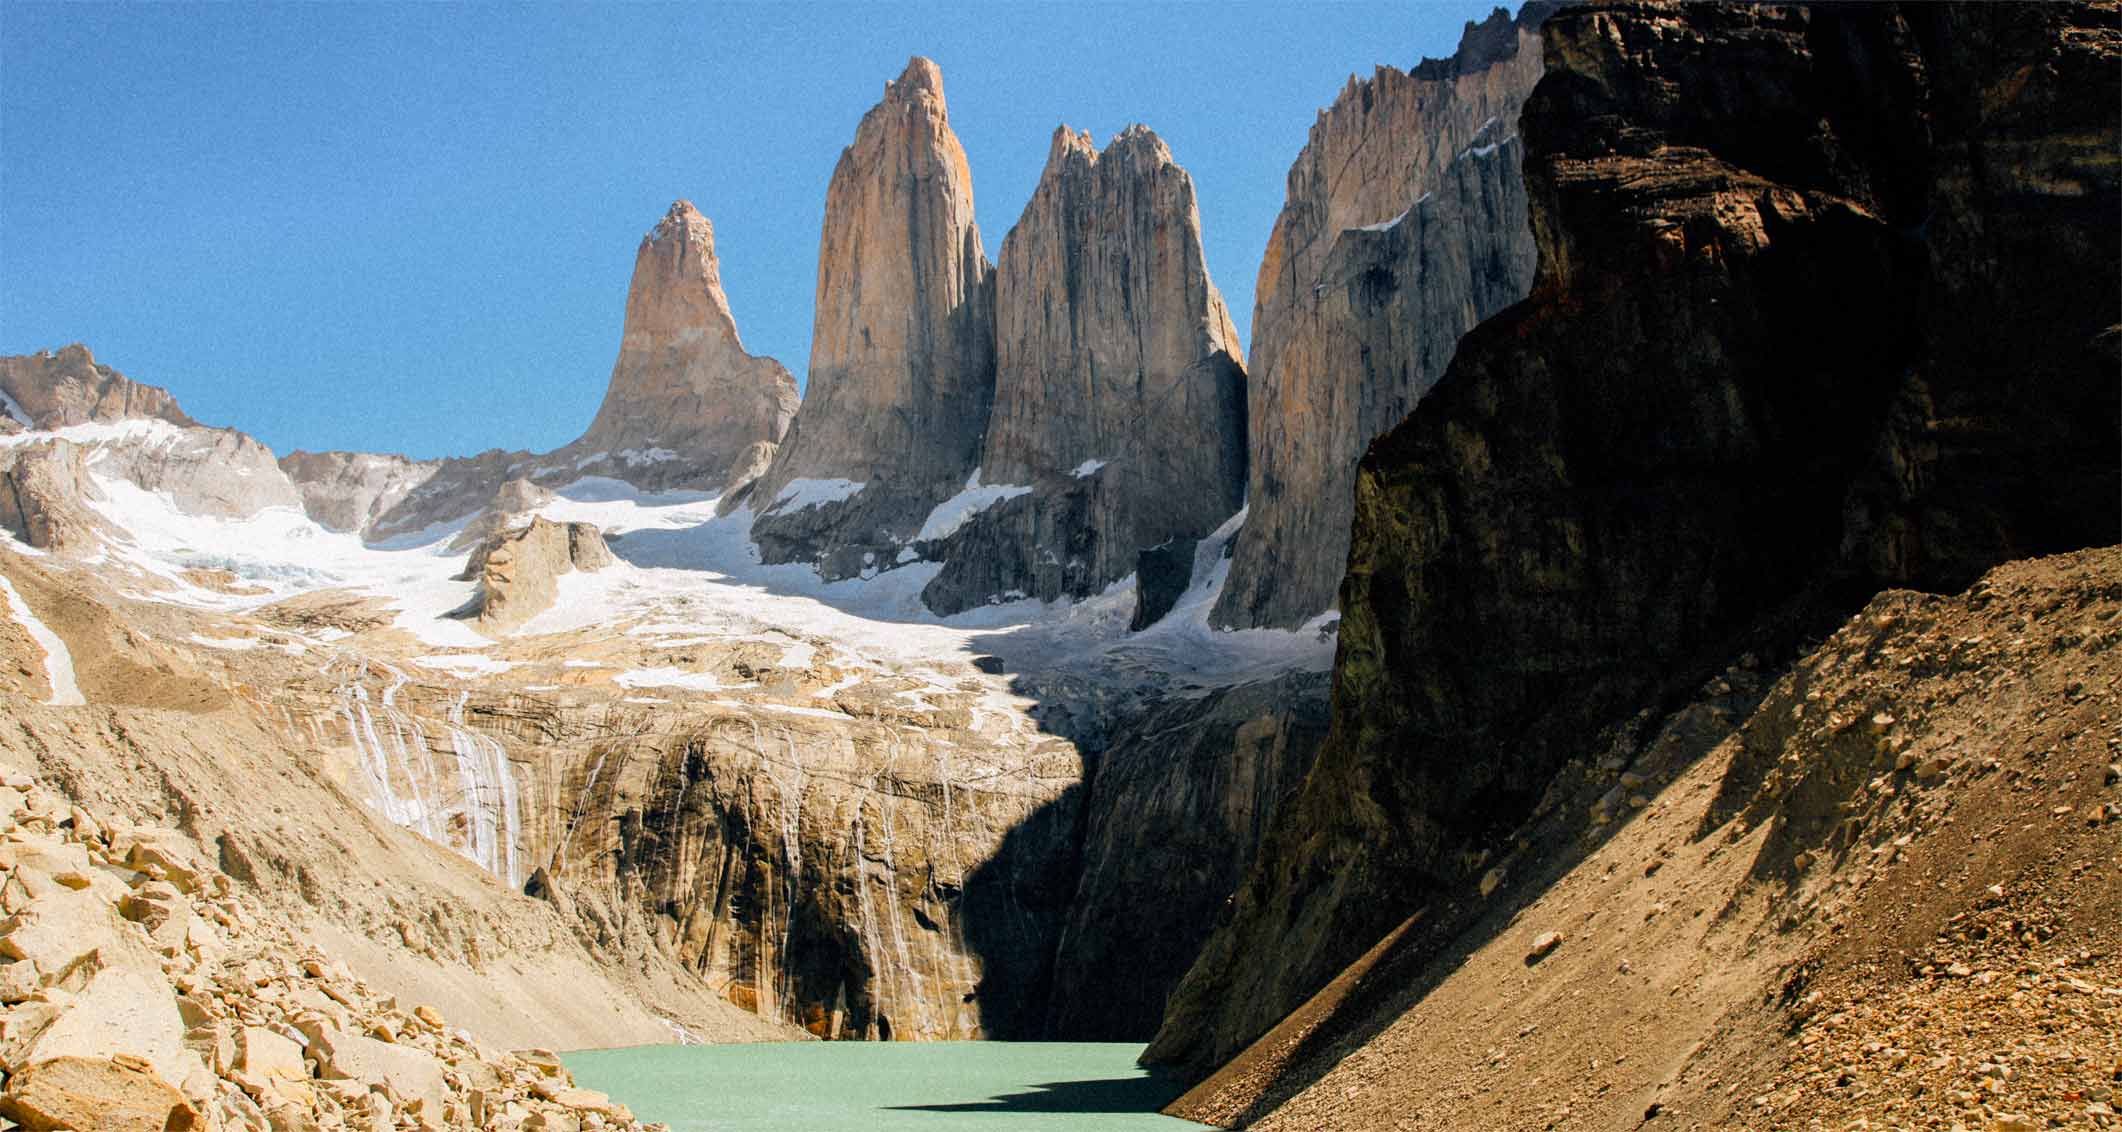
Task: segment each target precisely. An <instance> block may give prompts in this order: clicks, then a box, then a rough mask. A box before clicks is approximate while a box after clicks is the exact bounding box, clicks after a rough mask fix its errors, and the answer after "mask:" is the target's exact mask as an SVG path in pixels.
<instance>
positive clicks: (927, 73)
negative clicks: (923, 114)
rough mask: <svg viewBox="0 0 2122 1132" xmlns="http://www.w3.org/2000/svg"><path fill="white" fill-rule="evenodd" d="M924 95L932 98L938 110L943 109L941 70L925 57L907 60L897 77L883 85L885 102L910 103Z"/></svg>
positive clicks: (914, 57)
mask: <svg viewBox="0 0 2122 1132" xmlns="http://www.w3.org/2000/svg"><path fill="white" fill-rule="evenodd" d="M924 94H925V95H929V96H931V97H933V98H934V99H935V102H936V106H937V107H938V108H939V109H940V108H942V107H943V105H944V101H943V68H941V67H938V66H936V61H935V60H933V59H930V58H928V57H927V56H925V55H916V56H913V57H912V58H910V59H908V60H907V61H906V69H905V70H904V71H901V72H899V77H898V78H896V79H893V80H892V81H890V82H888V83H885V84H884V99H885V101H886V102H894V101H897V102H911V101H913V100H914V99H917V98H919V97H921V96H922V95H924Z"/></svg>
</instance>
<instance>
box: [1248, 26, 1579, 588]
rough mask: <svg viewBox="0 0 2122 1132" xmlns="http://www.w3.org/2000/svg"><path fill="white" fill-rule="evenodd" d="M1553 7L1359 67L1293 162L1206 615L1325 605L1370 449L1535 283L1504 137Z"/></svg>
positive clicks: (1510, 145) (1514, 160) (1266, 264)
mask: <svg viewBox="0 0 2122 1132" xmlns="http://www.w3.org/2000/svg"><path fill="white" fill-rule="evenodd" d="M1547 7H1548V5H1545V4H1528V5H1527V6H1526V11H1525V12H1524V13H1523V14H1521V16H1520V17H1519V18H1518V20H1517V21H1515V22H1514V21H1513V20H1512V19H1511V18H1510V16H1509V14H1508V13H1506V12H1504V11H1502V10H1501V9H1498V10H1497V11H1496V13H1495V15H1493V16H1491V17H1490V18H1489V19H1488V20H1487V21H1486V22H1484V23H1482V24H1478V25H1472V24H1470V25H1468V28H1467V32H1466V36H1465V39H1464V41H1463V42H1462V43H1461V45H1460V50H1459V52H1458V54H1457V55H1455V56H1454V57H1453V58H1451V59H1448V60H1427V61H1425V62H1424V63H1423V64H1422V65H1420V66H1418V67H1416V68H1415V70H1414V72H1413V73H1408V72H1403V71H1399V70H1396V69H1394V68H1391V67H1381V68H1379V69H1378V71H1377V73H1376V74H1375V75H1373V76H1372V77H1371V78H1368V79H1364V80H1362V81H1360V82H1359V81H1356V80H1351V81H1350V83H1349V85H1348V87H1347V88H1346V89H1345V90H1343V91H1342V93H1341V96H1340V98H1338V99H1336V100H1335V102H1334V104H1333V106H1331V107H1329V108H1328V109H1327V110H1326V111H1325V112H1324V113H1322V114H1321V115H1320V116H1319V121H1318V122H1317V123H1316V124H1315V125H1313V127H1312V131H1311V137H1310V139H1309V140H1308V141H1307V142H1306V144H1305V147H1304V150H1303V152H1302V153H1300V154H1298V156H1297V160H1296V163H1295V164H1294V165H1293V166H1291V168H1290V171H1289V195H1288V198H1287V200H1286V202H1285V203H1284V204H1283V206H1282V213H1281V215H1280V216H1279V217H1277V218H1276V220H1275V229H1274V232H1273V234H1272V235H1270V236H1269V237H1268V245H1267V252H1266V255H1265V257H1264V258H1263V259H1262V261H1261V264H1260V278H1259V283H1258V290H1257V292H1256V294H1257V298H1256V301H1255V305H1254V308H1253V344H1252V354H1251V357H1250V367H1251V374H1250V376H1251V380H1250V382H1249V384H1248V387H1247V418H1248V429H1249V433H1250V454H1251V466H1250V472H1249V475H1250V479H1249V483H1248V488H1247V493H1246V499H1247V507H1248V511H1247V516H1246V524H1245V529H1244V531H1243V532H1242V533H1241V534H1240V535H1239V537H1238V542H1237V544H1236V548H1235V551H1234V553H1233V559H1232V563H1231V575H1230V585H1229V586H1228V588H1226V589H1225V590H1224V592H1223V596H1222V598H1221V599H1220V600H1219V601H1218V602H1217V606H1216V613H1215V619H1216V623H1217V624H1218V625H1223V626H1228V627H1248V626H1275V627H1278V628H1295V627H1297V626H1299V625H1302V624H1303V623H1304V622H1306V621H1307V620H1309V619H1311V618H1312V617H1314V616H1315V615H1317V614H1319V613H1322V612H1324V611H1325V610H1326V609H1327V608H1328V607H1330V606H1331V605H1332V604H1333V601H1334V586H1335V584H1336V583H1337V582H1338V581H1339V580H1340V577H1341V570H1342V567H1343V565H1344V564H1345V562H1346V559H1347V551H1348V526H1349V500H1350V495H1351V490H1352V485H1353V483H1354V479H1355V474H1356V462H1357V460H1358V459H1359V458H1361V456H1362V455H1363V450H1364V449H1365V448H1366V447H1367V446H1369V444H1370V442H1371V441H1372V440H1373V439H1375V438H1376V437H1377V436H1378V435H1379V434H1380V433H1382V432H1384V431H1385V430H1386V429H1388V428H1391V427H1392V426H1394V425H1395V424H1398V423H1399V422H1400V420H1401V419H1402V418H1404V417H1406V416H1407V413H1408V411H1409V410H1410V409H1412V408H1413V407H1414V405H1415V402H1416V401H1417V400H1418V399H1419V398H1420V397H1421V396H1422V395H1423V394H1424V393H1426V392H1427V391H1428V390H1429V388H1430V386H1431V385H1433V384H1434V383H1435V382H1436V380H1437V378H1438V377H1439V376H1441V375H1442V374H1443V372H1444V367H1445V365H1446V363H1448V362H1449V361H1450V360H1451V356H1452V351H1453V349H1454V348H1455V347H1456V346H1457V345H1458V342H1459V337H1460V335H1462V334H1464V333H1465V332H1466V331H1467V330H1468V329H1470V328H1472V327H1473V325H1474V324H1475V323H1477V322H1479V321H1480V320H1481V319H1484V318H1487V317H1488V316H1490V315H1492V314H1495V313H1496V312H1497V311H1500V310H1502V309H1503V308H1504V307H1506V306H1508V305H1510V304H1511V303H1514V302H1516V301H1518V300H1519V299H1520V298H1522V297H1524V295H1525V291H1526V288H1527V287H1528V286H1529V285H1530V284H1531V281H1532V274H1533V259H1534V256H1533V242H1532V233H1531V231H1530V230H1529V229H1528V228H1527V226H1526V221H1525V195H1524V182H1523V179H1522V177H1521V175H1520V173H1519V155H1520V147H1519V144H1518V141H1517V139H1516V134H1517V122H1518V110H1519V107H1520V106H1521V105H1523V103H1524V101H1525V96H1526V94H1527V93H1528V92H1529V91H1531V90H1532V87H1533V84H1534V83H1535V82H1536V81H1538V79H1539V77H1540V67H1541V63H1540V40H1539V33H1538V30H1537V29H1538V27H1539V21H1540V19H1541V17H1542V15H1543V14H1544V12H1545V11H1546V9H1547Z"/></svg>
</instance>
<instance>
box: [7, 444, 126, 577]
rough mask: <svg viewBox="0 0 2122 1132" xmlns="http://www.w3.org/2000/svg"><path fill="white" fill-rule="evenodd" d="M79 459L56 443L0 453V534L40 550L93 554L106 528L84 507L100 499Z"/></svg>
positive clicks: (70, 447)
mask: <svg viewBox="0 0 2122 1132" xmlns="http://www.w3.org/2000/svg"><path fill="white" fill-rule="evenodd" d="M83 455H84V454H83V452H82V450H81V448H80V447H79V446H78V445H75V444H72V443H69V442H67V441H65V440H61V439H59V438H57V437H54V438H53V439H51V440H48V441H45V442H43V443H28V444H12V445H9V446H7V447H6V448H0V529H5V530H6V531H7V533H8V534H10V535H13V536H14V537H15V538H17V539H20V540H22V542H23V543H25V544H27V545H29V546H33V547H36V548H37V549H39V550H51V551H57V552H59V553H62V554H68V555H80V556H86V555H88V554H92V553H94V552H95V551H96V549H97V548H98V547H99V546H100V545H101V540H100V535H101V534H102V533H104V532H107V531H108V529H109V525H108V524H107V523H105V522H104V520H103V517H102V516H101V515H98V514H96V513H95V511H93V510H91V509H90V508H89V507H88V506H87V504H88V503H89V502H90V501H93V500H100V499H102V498H103V493H102V492H101V491H99V490H97V488H96V483H95V480H94V479H92V478H90V476H89V472H88V464H87V461H86V460H85V459H84V458H83Z"/></svg>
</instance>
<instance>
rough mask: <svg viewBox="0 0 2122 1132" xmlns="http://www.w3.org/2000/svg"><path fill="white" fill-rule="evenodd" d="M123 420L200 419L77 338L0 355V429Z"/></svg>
mask: <svg viewBox="0 0 2122 1132" xmlns="http://www.w3.org/2000/svg"><path fill="white" fill-rule="evenodd" d="M121 420H162V421H168V422H169V423H171V424H174V425H179V426H183V427H190V426H192V425H195V424H197V423H198V422H197V421H195V420H193V419H192V418H191V417H190V416H188V415H186V414H185V412H184V410H182V409H180V408H178V407H177V399H176V398H175V397H173V396H171V395H170V392H169V390H167V389H163V388H161V387H160V386H155V385H142V384H141V383H139V382H137V381H133V380H131V379H129V378H127V377H126V376H125V375H124V374H122V373H119V372H118V371H117V370H114V369H112V368H111V367H109V366H107V365H104V364H102V363H100V362H98V361H97V360H96V356H95V355H94V354H92V353H90V352H89V348H88V347H87V346H85V345H83V344H82V343H79V342H72V343H69V344H67V345H65V346H62V347H60V348H59V349H57V350H40V351H38V352H37V353H34V354H22V355H17V356H15V357H9V358H0V429H6V428H7V427H8V425H7V423H6V422H7V421H12V422H13V424H14V425H15V426H17V427H27V428H40V429H54V428H66V427H68V426H71V425H79V424H88V423H91V422H95V423H100V424H109V423H112V422H115V421H121Z"/></svg>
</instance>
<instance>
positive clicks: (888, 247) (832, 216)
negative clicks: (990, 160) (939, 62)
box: [752, 58, 995, 577]
mask: <svg viewBox="0 0 2122 1132" xmlns="http://www.w3.org/2000/svg"><path fill="white" fill-rule="evenodd" d="M992 270H993V269H992V268H990V267H989V265H988V262H987V258H986V256H985V255H984V254H983V253H982V250H981V246H980V229H979V226H978V225H977V224H975V223H974V220H973V181H972V171H971V169H970V168H969V167H968V166H967V165H966V161H965V150H964V149H963V148H962V147H961V146H960V145H959V144H958V138H957V135H955V134H953V133H952V132H951V128H950V115H949V112H948V109H947V108H946V106H945V104H944V100H943V73H942V71H941V70H940V69H938V68H937V66H936V65H935V64H934V63H932V62H930V61H928V60H927V59H921V58H915V59H913V60H910V61H909V62H908V63H907V65H906V70H905V72H904V73H903V74H901V75H900V76H899V77H898V79H896V80H894V81H893V82H890V83H887V84H886V85H885V88H884V98H883V101H881V102H879V103H878V104H877V105H876V106H875V107H874V108H872V109H871V110H870V111H869V113H867V114H865V115H863V118H862V123H861V125H860V126H859V127H857V128H856V131H855V140H854V144H852V145H850V146H848V147H847V149H845V150H843V151H842V152H841V154H840V163H839V165H838V166H837V167H835V168H834V170H833V177H832V182H831V185H830V187H829V188H828V189H827V190H826V197H825V227H824V232H823V234H822V236H821V237H820V239H819V242H818V296H817V317H816V323H815V325H814V327H813V330H812V334H811V358H810V378H809V384H808V386H807V387H806V389H805V390H804V399H803V406H802V409H801V411H800V412H799V413H798V414H797V417H796V421H795V423H794V425H793V426H791V428H790V430H789V434H788V438H787V440H786V442H785V443H784V444H783V445H782V449H781V452H780V454H779V455H778V456H777V457H776V459H775V461H774V463H773V466H772V467H771V468H769V469H768V471H767V473H766V474H765V475H764V476H763V477H761V479H760V482H759V488H758V490H757V491H756V492H755V493H754V494H753V497H752V505H753V507H754V509H755V510H756V511H757V512H758V514H759V518H758V520H757V522H756V523H755V524H754V526H753V528H752V530H753V537H754V538H756V539H757V540H758V542H759V545H760V548H761V550H762V551H763V552H764V554H765V556H766V557H767V559H768V560H769V561H783V562H785V561H794V560H805V561H814V562H816V563H818V565H819V567H820V569H821V571H823V572H824V573H825V574H826V575H827V576H828V577H843V576H846V575H849V574H853V573H857V572H859V571H861V570H862V569H863V568H864V567H865V565H868V564H871V563H877V562H880V561H882V562H888V561H890V560H891V559H892V558H893V557H894V556H895V555H896V554H897V553H898V550H899V548H900V546H901V545H902V544H903V543H905V542H907V541H909V540H911V539H912V537H913V536H914V535H915V534H916V533H917V532H918V531H919V529H920V527H921V525H922V523H923V521H924V519H925V518H926V517H927V515H928V513H929V512H930V510H931V509H933V508H934V507H935V505H936V504H937V503H939V502H941V501H942V500H944V499H946V498H948V497H949V496H951V495H953V494H954V493H956V492H957V491H958V490H959V489H960V488H961V487H962V486H963V484H964V482H965V480H966V479H967V477H968V476H969V474H970V473H971V472H972V471H973V470H974V469H975V468H976V467H977V466H978V462H979V458H980V444H981V439H982V437H983V435H984V434H985V432H986V428H987V417H988V408H989V405H990V403H991V402H992V400H993V397H994V381H995V357H994V350H995V347H994V291H993V284H992Z"/></svg>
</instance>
